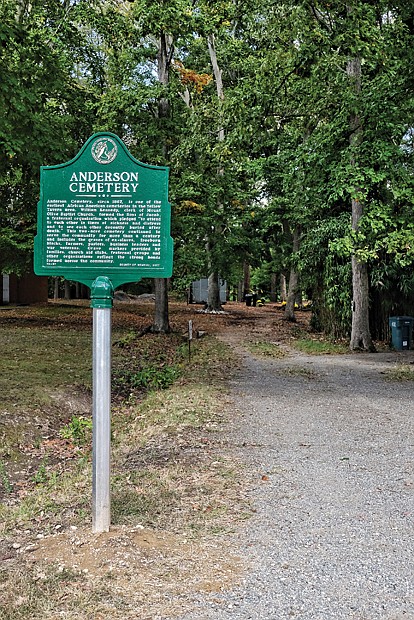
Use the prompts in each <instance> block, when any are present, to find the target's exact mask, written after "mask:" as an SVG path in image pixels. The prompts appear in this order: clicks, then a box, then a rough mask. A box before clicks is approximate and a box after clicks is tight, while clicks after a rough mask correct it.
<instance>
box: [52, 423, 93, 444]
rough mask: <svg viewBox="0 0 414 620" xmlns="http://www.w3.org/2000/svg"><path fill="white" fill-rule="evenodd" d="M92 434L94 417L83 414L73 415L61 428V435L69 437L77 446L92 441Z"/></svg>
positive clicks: (65, 437)
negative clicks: (86, 416)
mask: <svg viewBox="0 0 414 620" xmlns="http://www.w3.org/2000/svg"><path fill="white" fill-rule="evenodd" d="M91 434H92V419H91V418H85V417H83V416H73V417H72V419H71V421H70V422H69V423H68V424H66V426H64V427H63V428H61V429H60V436H61V437H63V439H68V440H69V441H71V442H72V443H73V444H74V445H75V446H79V447H82V446H85V445H86V444H87V443H90V440H91Z"/></svg>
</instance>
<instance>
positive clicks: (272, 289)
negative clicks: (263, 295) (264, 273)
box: [270, 273, 277, 303]
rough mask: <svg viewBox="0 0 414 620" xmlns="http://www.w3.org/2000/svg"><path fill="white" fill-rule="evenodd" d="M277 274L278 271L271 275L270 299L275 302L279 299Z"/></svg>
mask: <svg viewBox="0 0 414 620" xmlns="http://www.w3.org/2000/svg"><path fill="white" fill-rule="evenodd" d="M276 283H277V274H276V273H272V275H271V276H270V301H271V302H273V303H275V302H276V301H277V292H276V288H277V284H276Z"/></svg>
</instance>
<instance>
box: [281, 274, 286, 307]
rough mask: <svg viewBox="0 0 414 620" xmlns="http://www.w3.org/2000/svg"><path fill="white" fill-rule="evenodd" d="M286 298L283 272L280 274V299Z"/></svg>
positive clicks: (284, 299)
mask: <svg viewBox="0 0 414 620" xmlns="http://www.w3.org/2000/svg"><path fill="white" fill-rule="evenodd" d="M286 300H287V286H286V276H285V274H284V273H281V274H280V301H286Z"/></svg>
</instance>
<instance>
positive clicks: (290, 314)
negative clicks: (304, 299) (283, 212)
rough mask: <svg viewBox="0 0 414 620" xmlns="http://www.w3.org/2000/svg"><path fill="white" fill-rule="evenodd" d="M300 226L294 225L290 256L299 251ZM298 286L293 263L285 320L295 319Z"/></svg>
mask: <svg viewBox="0 0 414 620" xmlns="http://www.w3.org/2000/svg"><path fill="white" fill-rule="evenodd" d="M300 232H301V231H300V226H295V230H294V231H293V248H292V250H293V251H292V256H294V255H295V254H296V253H297V252H298V251H299V244H300ZM298 286H299V272H298V270H297V269H296V267H295V266H294V265H293V263H292V266H291V268H290V276H289V292H288V296H287V301H286V307H285V317H284V318H285V319H286V320H287V321H292V322H295V321H296V316H295V301H296V296H297V293H298Z"/></svg>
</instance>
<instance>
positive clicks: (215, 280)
mask: <svg viewBox="0 0 414 620" xmlns="http://www.w3.org/2000/svg"><path fill="white" fill-rule="evenodd" d="M221 309H222V308H221V301H220V282H219V274H218V273H217V271H213V272H212V273H210V275H209V277H208V300H207V310H209V311H210V312H211V311H220V310H221Z"/></svg>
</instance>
